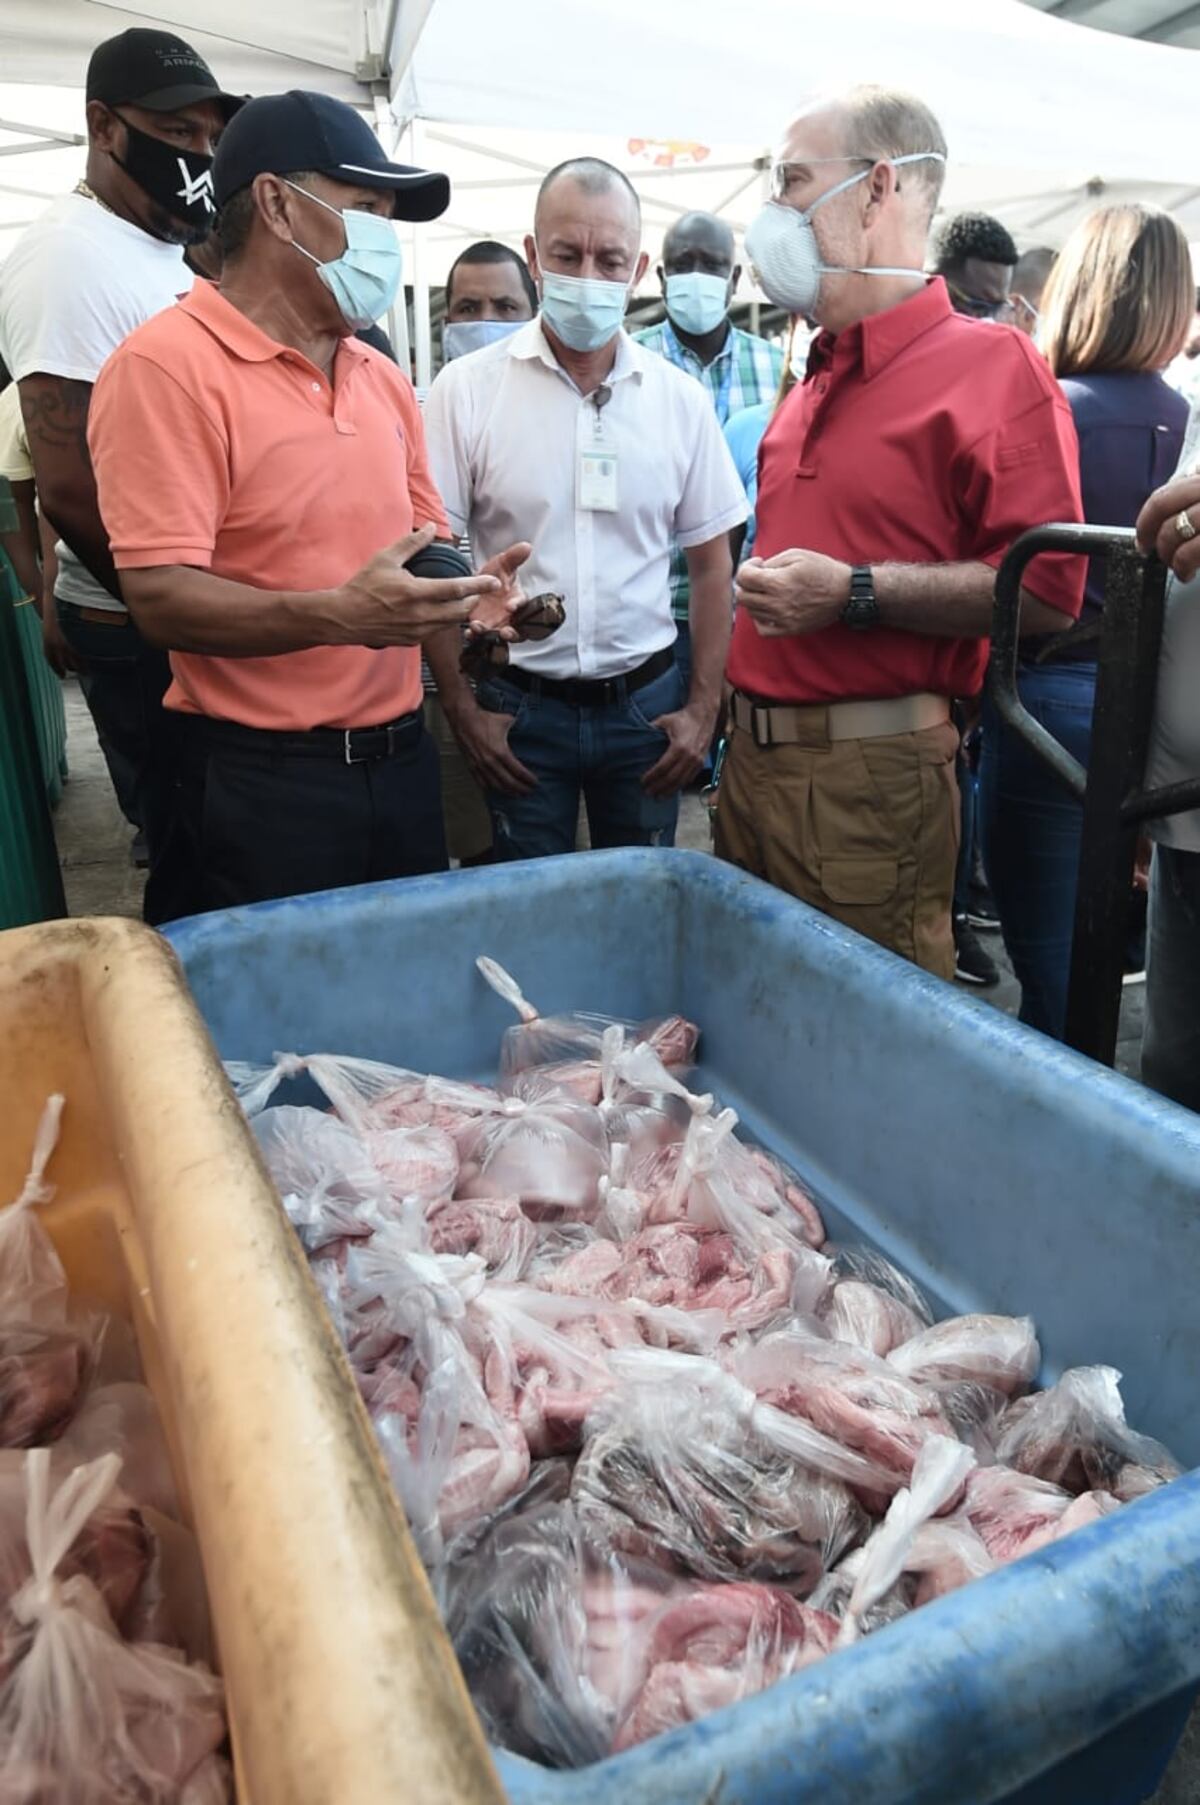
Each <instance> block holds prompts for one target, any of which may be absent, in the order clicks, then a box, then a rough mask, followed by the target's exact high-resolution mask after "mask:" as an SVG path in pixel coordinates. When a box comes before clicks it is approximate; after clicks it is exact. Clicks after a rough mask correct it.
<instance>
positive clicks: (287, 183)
mask: <svg viewBox="0 0 1200 1805" xmlns="http://www.w3.org/2000/svg"><path fill="white" fill-rule="evenodd" d="M279 179H280V181H281V182H282V183H283V185H284V187H285V188H291V189H294V191H295V192H296V193H297V194H302V195H303V196H304V198H305V200H306V201H316V203H317V205H318V207H324V209H325V211H326V213H336V214H337V216H338V218H339V219H340V220H341V222H342V231H343V233H345V237H346V242H345V244H344V245H343V246H342V248H341V250H340V251H339V252H338V256H339V257H344V256H345V254H346V252H347V251H348V250H349V248H350V234H349V232H348V231H347V230H346V218H345V215H344V213H343V212H342V209H341V208H340V207H333V206H331V205H330V204H329V202H328V201H323V200H322V199H321V197H320V195H319V194H312V193H310V192H309V190H308V189H307V188H301V186H300V184H299V182H293V181H292V179H291V177H290V176H286V175H285V176H280V178H279ZM292 249H293V250H294V251H299V253H300V255H301V256H302V257H307V258H308V261H309V262H310V263H315V264H316V266H317V268H318V269H320V267H321V265H322V263H324V262H327V261H329V259H327V258H322V257H314V256H313V254H312V252H311V251H306V250H305V248H304V246H303V245H302V244H301V243H300V240H299V239H298V238H293V239H292ZM334 261H336V259H334Z"/></svg>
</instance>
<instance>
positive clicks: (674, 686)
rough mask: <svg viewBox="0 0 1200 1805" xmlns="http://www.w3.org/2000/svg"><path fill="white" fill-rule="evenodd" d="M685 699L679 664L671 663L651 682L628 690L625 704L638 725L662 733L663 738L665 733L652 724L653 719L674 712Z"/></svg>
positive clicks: (652, 731)
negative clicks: (667, 669) (668, 667)
mask: <svg viewBox="0 0 1200 1805" xmlns="http://www.w3.org/2000/svg"><path fill="white" fill-rule="evenodd" d="M686 700H687V698H686V696H685V695H684V693H683V677H682V675H681V674H680V670H679V666H678V665H672V666H671V669H670V670H669V671H664V672H663V674H662V676H661V677H656V678H655V679H654V681H653V683H645V684H643V685H642V687H641V688H640V689H633V690H630V692H629V699H628V702H627V704H626V706H627V707H628V709H629V714H630V717H631V719H632V720H633V721H635V722H636V724H637V725H638V726H639V727H644V728H645V729H646V732H647V733H659V734H662V735H663V738H664V739H665V738H666V734H665V733H663V729H662V728H661V727H656V726H655V725H654V723H655V721H656V720H658V718H659V716H660V715H664V714H674V713H675V711H676V710H677V709H680V708H682V707H683V705H684V702H685V701H686Z"/></svg>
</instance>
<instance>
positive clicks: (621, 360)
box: [506, 314, 652, 388]
mask: <svg viewBox="0 0 1200 1805" xmlns="http://www.w3.org/2000/svg"><path fill="white" fill-rule="evenodd" d="M506 344H507V348H508V355H509V356H510V357H519V358H523V359H525V360H526V361H527V362H529V361H533V360H534V359H536V360H537V362H539V363H543V364H545V366H546V368H547V369H548V370H553V371H554V373H555V375H556V376H561V377H562V379H563V380H564V381H565V382H570V381H571V378H570V377H569V376H568V375H567V372H566V371H565V370H564V369H563V367H562V365H561V364H560V363H559V361H558V359H557V357H555V355H554V353H553V351H552V350H551V349H550V345H549V341H548V340H547V338H546V334H545V333H544V332H543V331H542V318H541V315H540V314H537V315H536V316H535V317H534V318H533V319H532V320H530V322H529V324H528V325H527V326H522V327H521V329H520V330H519V331H518V332H514V333H512V334H511V335H510V337H509V338H508V339H507V341H506ZM651 357H652V353H651V352H649V351H647V350H646V348H645V346H644V345H638V344H635V343H634V341H633V339H631V338H630V336H629V334H628V333H627V332H626V331H624V329H622V331H621V332H620V333H619V334H618V338H617V359H616V362H615V363H614V364H613V367H612V369H611V370H610V371H609V373H608V375H607V376H606V377H605V378H604V380H605V382H607V383H614V382H621V381H623V380H624V378H625V377H626V376H636V377H637V378H638V379H639V381H640V379H641V377H642V376H643V375H644V374H645V372H646V370H647V369H648V368H649V366H650V361H651ZM571 386H572V388H573V387H574V386H575V385H574V384H573V383H572V384H571Z"/></svg>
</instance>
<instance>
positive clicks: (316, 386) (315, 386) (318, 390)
mask: <svg viewBox="0 0 1200 1805" xmlns="http://www.w3.org/2000/svg"><path fill="white" fill-rule="evenodd" d="M320 393H321V385H320V383H319V382H314V383H313V394H314V395H319V394H320Z"/></svg>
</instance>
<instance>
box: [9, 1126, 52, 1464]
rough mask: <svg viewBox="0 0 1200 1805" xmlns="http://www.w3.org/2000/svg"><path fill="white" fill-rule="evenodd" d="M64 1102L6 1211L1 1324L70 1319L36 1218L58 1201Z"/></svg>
mask: <svg viewBox="0 0 1200 1805" xmlns="http://www.w3.org/2000/svg"><path fill="white" fill-rule="evenodd" d="M64 1101H65V1100H64V1098H63V1097H61V1096H58V1095H55V1096H53V1097H50V1098H49V1099H48V1101H47V1103H46V1107H45V1109H44V1110H43V1111H42V1114H41V1118H40V1120H39V1122H38V1126H37V1131H36V1133H35V1135H34V1142H33V1148H32V1151H31V1154H30V1160H29V1171H28V1173H27V1175H26V1178H25V1183H24V1184H23V1185H22V1187H21V1190H20V1193H19V1195H18V1196H16V1197H15V1198H14V1199H13V1201H12V1202H11V1203H10V1204H8V1205H7V1207H5V1208H0V1323H5V1322H14V1321H15V1322H22V1323H61V1322H63V1321H64V1320H65V1318H66V1314H67V1277H66V1273H65V1272H64V1271H63V1267H62V1261H61V1260H60V1259H59V1257H58V1254H57V1253H56V1252H55V1249H54V1243H53V1242H52V1241H51V1239H50V1237H49V1235H48V1234H47V1233H46V1231H45V1229H44V1228H43V1227H42V1225H41V1223H40V1222H39V1221H38V1218H37V1213H36V1212H37V1207H38V1205H39V1204H42V1203H47V1202H49V1200H50V1198H51V1197H53V1195H54V1186H53V1185H52V1184H49V1183H48V1182H47V1180H46V1167H47V1166H48V1165H49V1163H50V1160H51V1158H52V1156H53V1154H54V1149H55V1147H56V1146H57V1145H58V1137H59V1132H60V1128H61V1125H62V1114H63V1107H64ZM8 1445H11V1444H8Z"/></svg>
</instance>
